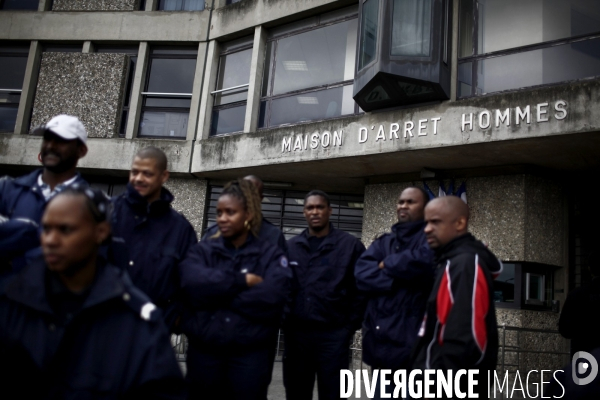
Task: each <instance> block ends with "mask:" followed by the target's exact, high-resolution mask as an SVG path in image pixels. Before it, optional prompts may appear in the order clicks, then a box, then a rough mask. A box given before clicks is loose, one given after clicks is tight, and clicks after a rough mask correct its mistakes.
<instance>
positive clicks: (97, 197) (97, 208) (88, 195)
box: [51, 183, 113, 224]
mask: <svg viewBox="0 0 600 400" xmlns="http://www.w3.org/2000/svg"><path fill="white" fill-rule="evenodd" d="M63 196H71V197H81V198H83V200H84V204H85V208H86V210H87V211H88V212H89V213H90V215H91V216H92V219H93V220H94V222H96V223H98V224H99V223H101V222H105V221H108V222H110V219H111V215H112V210H113V205H112V203H111V201H110V198H109V197H108V196H107V195H106V194H105V193H104V192H103V191H102V190H100V189H96V188H91V187H86V186H83V185H80V184H78V183H76V184H74V185H71V186H68V187H67V188H65V189H64V190H63V191H61V192H59V193H58V194H57V195H56V196H54V197H53V198H52V200H54V199H56V198H58V197H63ZM52 200H51V201H52Z"/></svg>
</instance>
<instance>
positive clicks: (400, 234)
mask: <svg viewBox="0 0 600 400" xmlns="http://www.w3.org/2000/svg"><path fill="white" fill-rule="evenodd" d="M424 229H425V221H423V220H418V221H412V222H402V223H400V222H397V223H396V224H394V225H392V232H393V233H394V235H395V236H396V239H397V240H398V241H399V242H401V243H403V242H406V241H409V240H411V238H412V237H413V236H415V235H418V234H419V233H423V230H424Z"/></svg>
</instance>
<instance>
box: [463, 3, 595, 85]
mask: <svg viewBox="0 0 600 400" xmlns="http://www.w3.org/2000/svg"><path fill="white" fill-rule="evenodd" d="M599 34H600V2H598V1H586V0H553V1H543V2H542V1H517V0H462V1H461V4H460V27H459V49H458V54H459V71H458V80H459V85H458V95H459V96H460V97H468V96H475V95H481V94H486V93H493V92H499V91H503V90H514V89H519V88H523V87H530V86H537V85H549V84H555V83H559V82H564V81H569V80H576V79H582V78H588V77H594V76H599V75H600V38H599V37H598V35H599Z"/></svg>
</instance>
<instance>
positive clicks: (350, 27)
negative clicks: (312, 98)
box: [273, 20, 357, 95]
mask: <svg viewBox="0 0 600 400" xmlns="http://www.w3.org/2000/svg"><path fill="white" fill-rule="evenodd" d="M356 26H357V21H356V20H350V21H345V22H342V23H339V24H335V25H330V26H327V27H324V28H320V29H314V30H312V31H308V32H304V33H301V34H298V35H295V36H291V37H287V38H283V39H280V40H279V41H278V44H277V55H276V58H277V65H276V66H275V68H276V69H275V82H274V87H273V95H276V94H281V93H287V92H290V91H293V90H299V89H304V88H309V87H315V86H320V85H325V84H329V83H335V82H342V81H346V80H351V79H353V78H354V63H355V52H356Z"/></svg>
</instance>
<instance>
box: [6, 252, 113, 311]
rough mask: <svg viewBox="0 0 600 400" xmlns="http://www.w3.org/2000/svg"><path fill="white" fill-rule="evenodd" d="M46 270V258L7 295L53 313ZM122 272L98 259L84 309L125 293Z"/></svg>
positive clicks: (31, 267)
mask: <svg viewBox="0 0 600 400" xmlns="http://www.w3.org/2000/svg"><path fill="white" fill-rule="evenodd" d="M46 273H47V267H46V263H45V262H44V261H43V259H42V258H39V259H37V260H36V261H35V262H34V263H32V264H30V265H29V266H27V267H26V268H24V269H23V271H22V272H21V273H20V274H19V275H17V276H16V277H15V279H14V280H13V281H12V282H11V283H9V284H8V285H7V287H6V296H7V297H8V298H9V299H11V300H13V301H15V302H17V303H21V304H24V305H25V306H27V307H30V308H33V309H35V310H37V311H40V312H43V313H46V314H53V311H52V309H51V308H50V305H49V304H48V299H47V293H46V285H45V274H46ZM119 274H120V272H119V270H118V269H117V268H114V267H112V266H111V265H107V264H106V263H105V262H104V261H103V260H102V258H98V270H97V272H96V279H95V280H94V283H93V284H92V287H91V290H90V293H89V295H88V297H87V298H86V299H85V302H84V304H83V307H82V310H84V309H86V308H90V307H92V306H95V305H97V304H101V303H104V302H106V301H108V300H111V299H113V298H115V297H120V296H122V295H123V293H124V292H125V284H124V282H123V281H122V280H121V279H120V275H119Z"/></svg>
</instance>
